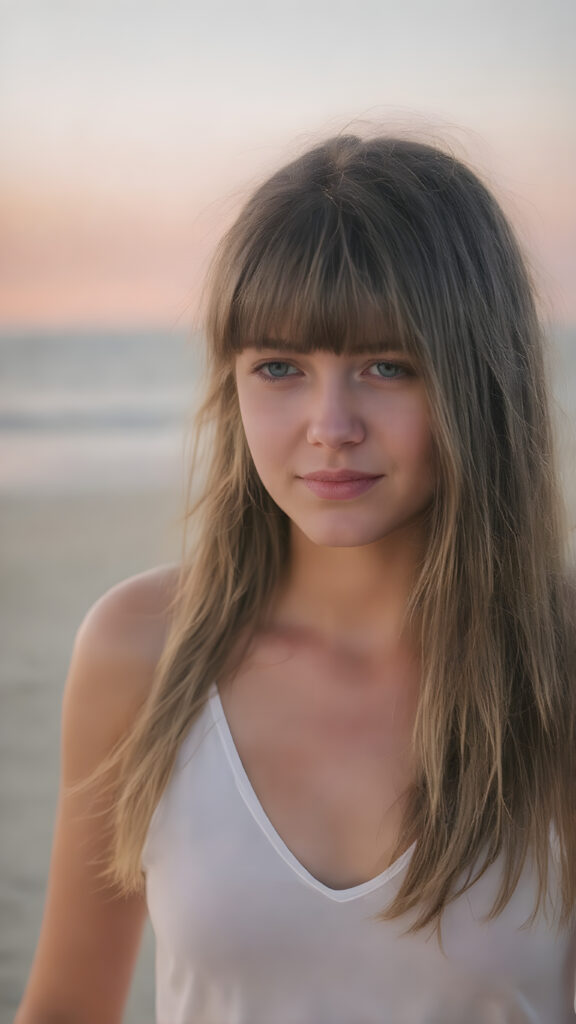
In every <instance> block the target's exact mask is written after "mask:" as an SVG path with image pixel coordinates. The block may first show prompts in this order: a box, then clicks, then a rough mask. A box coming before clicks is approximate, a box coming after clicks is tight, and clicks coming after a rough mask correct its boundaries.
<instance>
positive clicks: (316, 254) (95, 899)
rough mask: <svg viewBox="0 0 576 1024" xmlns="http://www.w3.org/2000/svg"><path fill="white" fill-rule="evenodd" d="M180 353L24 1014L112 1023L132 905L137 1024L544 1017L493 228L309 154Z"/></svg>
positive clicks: (521, 309)
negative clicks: (170, 547)
mask: <svg viewBox="0 0 576 1024" xmlns="http://www.w3.org/2000/svg"><path fill="white" fill-rule="evenodd" d="M207 338H208V347H209V391H208V394H207V397H206V401H205V403H204V405H203V407H202V409H201V411H200V415H199V433H198V437H201V438H202V444H203V445H204V449H203V450H204V454H205V456H206V458H207V460H208V467H207V475H206V477H205V479H204V484H203V493H202V495H201V497H200V500H199V502H198V503H197V504H196V507H195V510H194V511H195V519H194V523H195V526H196V530H195V534H194V539H193V543H192V545H191V546H190V549H189V550H188V551H185V553H184V556H183V559H182V565H181V567H180V568H179V569H177V570H176V569H171V568H168V569H166V568H161V569H158V570H155V571H152V572H150V573H147V574H144V575H142V576H139V577H137V578H134V579H131V580H128V581H127V582H125V583H123V584H121V585H119V586H118V587H116V588H114V589H113V590H112V591H111V592H110V593H108V594H106V595H105V596H104V597H103V598H102V599H101V600H100V601H99V602H98V603H97V604H96V606H95V607H94V608H93V609H92V610H91V611H90V613H89V614H88V616H87V618H86V620H85V621H84V623H83V625H82V627H81V629H80V631H79V633H78V638H77V642H76V646H75V651H74V655H73V659H72V665H71V669H70V675H69V679H68V683H67V690H66V697H65V702H64V720H63V723H64V724H63V759H62V791H61V798H60V808H59V815H58V822H57V827H56V836H55V845H54V853H53V861H52V867H51V875H50V885H49V892H48V899H47V907H46V913H45V921H44V925H43V930H42V935H41V938H40V943H39V949H38V952H37V956H36V960H35V963H34V967H33V970H32V974H31V978H30V982H29V985H28V989H27V991H26V994H25V996H24V1000H23V1003H22V1006H21V1009H20V1012H19V1015H18V1017H17V1022H18V1024H55V1022H58V1024H116V1022H119V1021H120V1020H121V1016H122V1009H123V1005H124V1001H125V997H126V992H127V989H128V986H129V981H130V975H131V971H132V967H133V963H134V960H135V957H136V951H137V947H138V941H139V937H140V933H141V928H142V923H143V920H144V917H145V913H146V908H148V910H149V912H150V915H151V918H152V923H153V925H154V930H155V933H156V939H157V1020H158V1024H432V1022H435V1024H438V1022H441V1024H520V1022H526V1024H528V1022H530V1024H535V1022H539V1024H568V1022H569V1021H573V1020H575V1019H576V1017H575V1013H574V970H575V966H576V915H575V910H576V829H575V828H574V824H575V809H576V808H575V802H576V801H575V796H576V787H575V771H574V768H575V749H576V746H575V739H576V737H575V722H576V699H575V686H574V665H575V661H574V634H575V629H574V600H573V598H574V588H573V584H572V583H571V580H570V575H569V573H568V568H567V563H566V558H567V556H566V551H565V541H566V537H565V534H564V527H563V524H562V516H561V512H560V506H561V503H560V498H559V494H558V489H557V484H556V479H555V475H554V461H553V452H552V442H551V430H550V424H549V416H548V406H547V392H546V383H545V371H544V365H543V362H544V361H543V351H542V350H543V343H542V337H541V330H540V327H539V323H538V318H537V315H536V312H535V308H534V301H533V296H532V290H531V285H530V282H529V278H528V274H527V271H526V268H525V265H524V262H523V260H522V257H521V255H520V253H519V249H518V246H517V243H516V241H515V239H514V236H513V234H512V232H511V229H510V227H509V225H508V224H507V222H506V220H505V218H504V216H503V214H502V212H501V210H500V209H499V207H498V205H497V203H496V202H495V200H494V198H493V197H492V196H491V195H490V193H489V192H488V191H487V190H486V188H485V187H484V185H483V184H482V183H481V182H480V181H479V179H478V178H477V177H476V176H475V174H473V173H472V171H470V170H469V169H468V168H467V167H466V166H464V165H463V164H462V163H460V162H459V161H458V160H456V159H454V158H453V157H452V156H450V155H448V154H446V153H444V152H442V151H440V150H438V149H436V148H434V147H431V146H428V145H424V144H418V143H415V142H412V141H406V140H398V139H393V138H376V139H371V140H368V141H363V140H361V139H359V138H356V137H352V136H342V137H338V138H335V139H332V140H330V141H328V142H326V143H325V144H323V145H320V146H318V147H316V148H315V149H313V150H312V151H310V152H308V153H307V154H305V155H304V156H303V157H301V158H300V159H297V160H296V161H294V162H293V163H292V164H290V165H289V166H287V167H285V168H283V169H282V170H281V171H279V172H278V173H277V174H276V175H274V176H273V177H272V178H271V179H270V180H269V181H267V182H266V183H265V184H264V185H263V186H262V187H261V188H260V189H259V190H258V191H257V192H256V194H255V195H254V196H253V198H252V199H251V200H250V201H249V202H248V204H247V206H246V207H245V209H244V210H243V212H242V213H241V214H240V216H239V218H238V220H237V222H236V223H235V224H234V226H233V227H232V229H231V230H230V232H229V233H228V235H227V236H226V238H225V239H224V241H223V243H222V246H221V248H220V251H219V254H218V256H217V259H216V261H215V264H214V268H213V272H212V278H211V291H210V300H209V305H208V311H207ZM200 431H201V432H200ZM200 457H201V448H200V447H199V448H197V451H196V458H195V460H194V465H196V466H197V465H198V459H199V458H200ZM196 473H197V470H195V471H194V472H193V477H194V481H196ZM196 486H197V485H196Z"/></svg>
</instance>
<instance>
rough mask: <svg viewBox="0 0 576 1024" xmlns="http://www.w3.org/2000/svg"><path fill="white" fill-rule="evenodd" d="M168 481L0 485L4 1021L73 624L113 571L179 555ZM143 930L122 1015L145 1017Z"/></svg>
mask: <svg viewBox="0 0 576 1024" xmlns="http://www.w3.org/2000/svg"><path fill="white" fill-rule="evenodd" d="M179 514H180V508H179V504H178V501H177V500H176V498H175V496H174V495H173V494H172V493H169V492H168V491H161V492H159V491H150V490H148V491H141V492H140V493H121V494H120V493H101V492H98V493H94V494H86V493H85V494H75V495H65V494H60V495H48V494H36V495H34V494H32V493H30V494H26V495H24V494H20V495H16V494H14V495H7V494H4V495H2V496H1V497H0V564H1V566H2V580H3V586H2V591H1V595H0V606H1V615H0V645H1V646H0V649H1V651H2V659H1V676H0V693H1V701H2V714H1V718H0V722H1V725H0V820H1V821H2V842H1V843H0V922H1V929H0V1024H11V1021H12V1019H13V1016H14V1012H15V1010H16V1008H17V1005H18V1003H19V1000H20V998H21V995H22V991H23V989H24V986H25V983H26V978H27V975H28V972H29V969H30V965H31V961H32V957H33V954H34V949H35V945H36V940H37V936H38V931H39V927H40V922H41V917H42V909H43V902H44V892H45V885H46V879H47V874H48V867H49V857H50V848H51V839H52V829H53V821H54V811H55V806H56V796H57V786H58V763H59V733H60V705H61V696H62V690H63V686H64V681H65V677H66V672H67V669H68V664H69V658H70V654H71V650H72V643H73V639H74V635H75V632H76V629H77V627H78V625H79V624H80V622H81V621H82V618H83V616H84V614H85V613H86V611H87V610H88V608H89V607H90V606H91V604H92V603H93V602H94V601H95V600H96V599H97V598H98V597H99V596H100V595H101V594H102V593H104V592H105V591H106V590H107V589H108V588H109V587H111V586H112V585H113V584H115V583H117V582H118V581H120V580H121V579H124V578H126V577H128V576H131V575H134V574H136V573H138V572H141V571H144V570H146V569H149V568H151V567H153V566H155V565H159V564H162V563H166V562H175V561H177V560H178V557H179V552H180V535H179V526H178V523H177V517H178V515H179ZM153 970H154V966H153V944H152V936H151V932H150V929H149V927H148V930H147V932H146V934H145V938H144V942H143V946H142V952H141V955H140V959H139V962H138V967H137V971H136V975H135V978H134V983H133V988H132V992H131V996H130V1001H129V1005H128V1009H127V1011H126V1015H125V1018H124V1020H125V1024H151V1022H152V1021H153V1020H154V978H153Z"/></svg>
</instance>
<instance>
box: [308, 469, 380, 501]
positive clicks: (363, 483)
mask: <svg viewBox="0 0 576 1024" xmlns="http://www.w3.org/2000/svg"><path fill="white" fill-rule="evenodd" d="M382 476H383V474H379V475H375V474H373V473H362V472H358V471H357V470H353V469H338V470H319V471H318V472H315V473H306V474H304V475H303V476H301V477H299V478H298V479H300V480H302V482H303V483H304V484H306V487H308V489H309V490H311V491H312V493H313V494H315V495H316V497H318V498H327V499H329V500H331V501H333V500H340V501H342V500H346V499H350V498H358V497H359V496H360V495H361V494H365V493H366V491H369V490H370V488H371V487H373V486H374V484H375V483H376V482H377V481H378V480H381V479H382Z"/></svg>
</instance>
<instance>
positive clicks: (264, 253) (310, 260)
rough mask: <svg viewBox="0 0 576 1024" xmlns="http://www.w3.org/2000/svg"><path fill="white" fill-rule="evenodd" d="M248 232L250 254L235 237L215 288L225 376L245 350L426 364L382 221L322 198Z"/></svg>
mask: <svg viewBox="0 0 576 1024" xmlns="http://www.w3.org/2000/svg"><path fill="white" fill-rule="evenodd" d="M246 212H247V213H248V214H249V213H250V210H249V209H248V210H247V211H246ZM271 221H272V223H271ZM273 221H275V223H274V222H273ZM247 226H248V225H245V226H244V228H243V230H242V232H241V234H242V242H243V244H242V246H241V247H239V246H236V245H235V244H234V243H235V241H236V239H235V238H234V237H230V236H229V238H228V240H227V241H228V245H225V247H224V251H223V254H222V256H223V259H221V260H220V265H219V266H218V264H217V265H216V272H215V276H214V278H213V282H212V294H213V295H215V296H217V298H216V302H215V308H213V310H212V316H210V315H209V316H208V326H209V329H210V325H212V330H211V332H210V333H211V335H212V342H213V351H214V354H215V356H216V358H217V360H218V362H219V363H220V366H221V367H222V366H226V365H228V366H229V365H230V363H231V361H232V359H233V357H234V356H235V355H237V354H238V353H239V352H241V351H242V350H243V349H245V348H248V347H255V348H260V347H264V346H265V345H268V346H269V345H270V344H272V345H273V344H274V342H279V343H280V344H284V345H285V346H289V347H290V348H291V349H295V350H296V351H301V352H312V351H316V350H325V351H330V352H333V353H335V354H338V355H340V354H352V353H354V352H358V351H362V352H363V351H366V352H372V351H375V352H382V351H384V350H395V351H398V350H402V351H406V352H407V353H410V354H411V355H413V356H414V357H415V358H417V357H418V354H419V352H420V351H421V344H419V341H418V331H417V330H416V328H415V326H414V321H413V317H412V315H411V313H410V310H409V301H408V297H407V296H406V295H405V294H403V293H402V289H401V286H400V282H399V281H398V279H397V276H396V274H395V273H394V269H393V267H394V261H393V259H392V254H391V253H390V252H388V251H387V247H386V233H385V232H382V230H380V231H379V232H378V231H377V226H376V225H375V223H374V220H372V224H370V218H369V217H364V218H362V217H358V216H357V214H352V213H351V212H348V211H347V210H346V208H345V206H344V204H343V203H341V202H336V201H335V200H334V198H333V197H332V196H331V195H330V194H329V193H328V192H327V191H325V190H322V189H320V188H318V189H317V190H315V191H314V192H312V193H308V194H306V195H302V196H298V197H297V201H296V202H293V203H290V204H289V205H288V206H283V207H282V208H281V209H280V210H274V211H273V215H272V217H270V218H266V219H262V218H261V211H260V221H259V223H258V222H257V223H256V224H254V225H253V228H252V230H246V227H247ZM371 236H372V237H371ZM230 243H231V244H230ZM239 248H240V251H238V249H239ZM219 278H220V280H219ZM222 279H224V281H225V280H226V279H227V283H228V287H225V286H224V287H223V284H224V281H223V280H222ZM226 295H228V299H227V298H226Z"/></svg>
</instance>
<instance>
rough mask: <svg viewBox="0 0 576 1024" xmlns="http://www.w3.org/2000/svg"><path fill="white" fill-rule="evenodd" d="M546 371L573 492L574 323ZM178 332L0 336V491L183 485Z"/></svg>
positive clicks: (185, 370) (183, 388) (185, 355)
mask: <svg viewBox="0 0 576 1024" xmlns="http://www.w3.org/2000/svg"><path fill="white" fill-rule="evenodd" d="M553 343H554V344H553V353H552V370H553V380H554V387H555V398H556V403H555V404H556V410H557V412H558V419H559V421H560V433H561V448H562V457H563V463H564V467H565V476H566V480H567V489H568V490H569V491H570V494H571V495H572V493H573V492H576V484H575V483H574V481H572V480H571V475H572V474H571V470H572V466H573V464H574V463H575V461H576V460H575V458H574V454H575V453H576V444H575V443H574V439H575V438H576V426H575V424H576V327H575V328H572V329H570V328H558V329H557V330H555V331H554V336H553ZM201 366H202V357H201V339H200V338H198V337H194V336H192V335H188V336H187V335H186V334H184V333H183V332H176V331H172V332H171V331H166V332H164V333H162V332H143V331H122V332H107V333H103V332H68V333H63V332H61V333H50V332H44V333H39V332H37V333H30V332H29V333H20V334H17V333H12V334H10V333H4V334H0V491H3V492H4V493H5V492H6V491H8V492H12V493H14V492H18V493H20V492H26V491H31V492H51V491H55V492H67V491H72V492H79V491H90V490H103V489H107V488H113V489H116V490H118V489H134V488H137V487H139V486H142V485H145V486H147V487H150V486H152V487H155V486H158V488H161V487H177V486H180V484H181V482H182V479H183V474H184V448H183V444H184V437H185V431H186V424H187V421H188V420H189V417H190V414H191V412H192V410H193V408H194V405H195V403H196V402H197V398H198V394H199V389H200V388H201V384H202V369H201Z"/></svg>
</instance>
